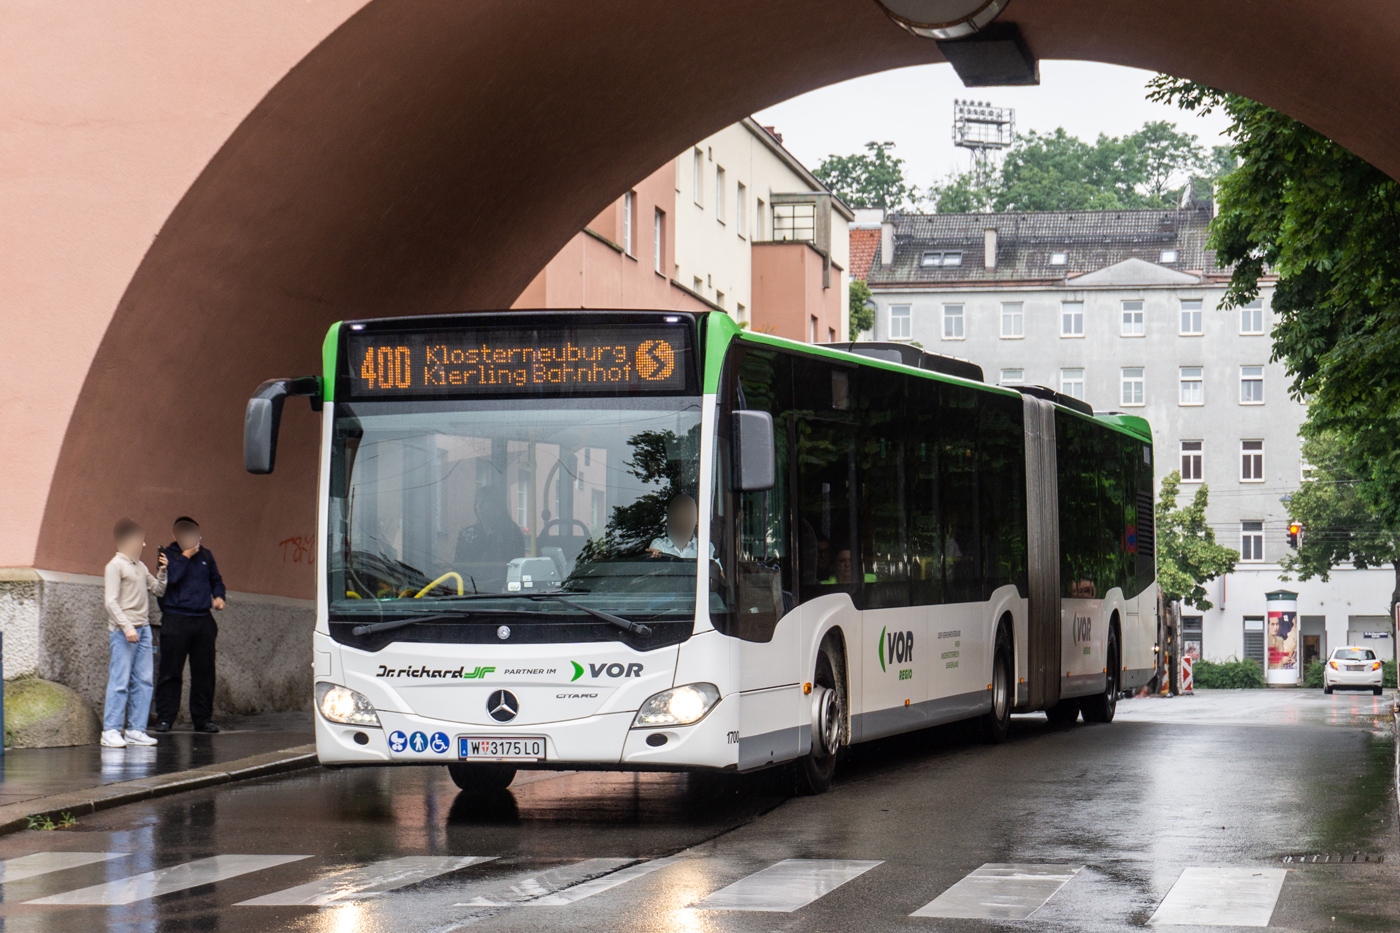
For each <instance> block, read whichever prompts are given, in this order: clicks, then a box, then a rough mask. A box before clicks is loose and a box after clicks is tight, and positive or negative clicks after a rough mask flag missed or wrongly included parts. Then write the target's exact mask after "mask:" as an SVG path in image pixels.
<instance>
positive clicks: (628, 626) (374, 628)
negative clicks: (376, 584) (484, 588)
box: [351, 590, 651, 638]
mask: <svg viewBox="0 0 1400 933" xmlns="http://www.w3.org/2000/svg"><path fill="white" fill-rule="evenodd" d="M586 592H587V590H564V591H563V592H562V593H481V594H463V595H461V596H446V597H442V598H441V599H435V600H433V602H435V603H436V602H443V601H457V600H463V601H465V600H472V599H530V600H540V599H550V600H553V601H555V602H558V603H563V604H564V605H566V606H568V607H569V608H570V609H575V610H577V611H579V612H582V613H584V614H585V615H590V616H593V618H595V619H601V620H602V621H604V622H606V623H608V624H609V625H612V626H616V627H617V628H620V629H622V630H623V631H624V632H631V633H632V634H633V635H640V636H642V637H643V638H645V637H646V636H648V635H650V634H651V626H650V625H645V624H643V623H641V622H633V621H632V620H631V619H624V618H622V616H615V615H613V614H612V613H611V612H604V611H603V610H601V609H594V608H592V607H590V606H585V605H583V604H582V603H576V602H574V601H573V600H572V599H568V598H567V597H565V596H564V595H563V594H564V593H570V594H572V593H586ZM518 611H519V610H507V612H518ZM467 613H481V614H485V615H500V614H501V613H500V610H496V609H474V608H468V607H463V608H462V609H458V610H456V611H455V612H453V613H451V614H446V613H437V614H434V615H421V616H415V617H413V618H408V619H391V620H389V621H387V622H371V623H370V624H368V625H357V626H355V627H354V628H353V629H351V632H353V633H354V634H356V635H371V634H373V633H375V632H392V631H394V630H395V629H400V628H405V627H406V626H409V625H413V624H414V623H415V622H438V621H442V620H444V619H453V618H456V617H457V616H458V615H461V614H467Z"/></svg>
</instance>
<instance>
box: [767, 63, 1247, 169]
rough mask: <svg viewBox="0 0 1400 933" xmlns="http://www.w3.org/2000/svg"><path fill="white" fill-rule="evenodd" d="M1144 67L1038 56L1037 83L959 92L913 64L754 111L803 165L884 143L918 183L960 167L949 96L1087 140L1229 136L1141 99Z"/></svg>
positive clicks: (946, 79)
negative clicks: (1175, 131) (1167, 127)
mask: <svg viewBox="0 0 1400 933" xmlns="http://www.w3.org/2000/svg"><path fill="white" fill-rule="evenodd" d="M1151 77H1152V72H1149V71H1139V70H1138V69H1136V68H1123V67H1121V66H1118V65H1103V64H1099V63H1097V62H1067V61H1049V62H1041V65H1040V85H1039V86H1038V87H1002V88H976V89H968V88H965V87H963V86H962V83H961V82H960V81H959V80H958V78H957V75H955V74H954V73H953V69H952V67H951V66H949V65H920V66H917V67H914V68H900V69H897V70H895V71H886V72H883V73H881V74H875V75H867V76H866V77H863V78H856V79H854V80H852V81H846V82H844V83H842V84H835V85H832V86H830V87H826V88H822V89H820V90H816V91H812V92H810V93H808V94H804V95H802V96H801V97H795V98H793V99H792V100H789V101H786V102H784V103H781V104H778V105H777V106H776V107H769V108H768V109H767V110H763V111H760V112H759V113H756V114H754V118H755V119H756V120H758V122H759V123H762V124H764V125H765V126H775V127H777V130H778V132H780V133H782V134H783V145H784V146H786V147H787V148H788V150H789V151H791V152H792V153H793V154H794V155H796V156H797V157H798V158H799V159H801V160H802V161H803V162H804V163H805V164H806V165H807V166H808V167H809V168H816V167H817V164H818V163H819V162H821V160H822V159H823V158H825V157H826V156H828V155H831V154H836V155H849V154H851V153H853V152H863V151H864V146H865V143H866V142H867V141H869V140H879V141H881V142H883V141H887V140H888V141H893V142H894V143H895V152H896V154H897V155H898V156H900V157H901V158H903V159H904V160H905V176H906V178H908V180H909V181H910V182H911V183H912V184H914V185H917V186H918V187H919V188H926V187H928V186H929V184H931V183H932V182H934V181H935V180H941V179H943V178H945V177H946V176H947V175H948V173H949V172H950V171H952V170H953V169H954V168H960V169H965V168H966V167H967V164H968V155H969V154H968V152H967V151H966V150H963V149H958V148H956V147H954V146H953V141H952V135H953V100H954V99H955V98H956V99H962V100H978V101H988V102H990V103H991V104H992V105H994V106H1000V107H1014V108H1016V130H1017V132H1018V133H1020V132H1024V131H1025V130H1028V129H1034V130H1040V131H1045V132H1050V131H1053V130H1054V129H1055V128H1056V127H1059V126H1063V127H1064V128H1065V130H1066V131H1067V132H1069V133H1070V134H1071V135H1073V136H1078V137H1079V138H1080V139H1083V140H1085V141H1086V142H1092V141H1093V140H1095V139H1097V138H1098V136H1099V134H1100V133H1105V134H1107V135H1109V136H1122V135H1124V134H1127V133H1131V132H1133V131H1134V130H1136V129H1138V128H1139V127H1141V126H1142V125H1143V124H1144V123H1147V122H1149V121H1152V120H1169V121H1171V122H1173V123H1176V124H1177V125H1178V126H1179V127H1180V128H1181V129H1183V130H1184V131H1186V132H1189V133H1194V134H1195V135H1196V136H1198V137H1199V138H1200V141H1201V143H1202V144H1203V145H1205V146H1206V147H1207V150H1209V147H1210V146H1213V145H1223V144H1225V143H1227V142H1228V140H1227V139H1225V138H1224V135H1223V134H1224V131H1225V129H1226V128H1227V127H1228V125H1229V123H1228V121H1227V120H1226V119H1225V117H1224V116H1223V115H1222V114H1220V113H1219V112H1216V113H1213V114H1211V115H1210V116H1207V117H1199V116H1196V115H1194V114H1190V113H1187V112H1185V111H1182V110H1178V109H1177V108H1175V107H1168V106H1164V105H1161V104H1154V103H1149V102H1148V101H1147V99H1146V86H1147V82H1148V80H1149V79H1150V78H1151Z"/></svg>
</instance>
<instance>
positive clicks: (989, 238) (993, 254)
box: [982, 227, 997, 272]
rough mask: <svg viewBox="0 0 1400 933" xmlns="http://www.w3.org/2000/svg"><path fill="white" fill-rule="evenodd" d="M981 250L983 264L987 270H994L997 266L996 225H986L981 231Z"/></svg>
mask: <svg viewBox="0 0 1400 933" xmlns="http://www.w3.org/2000/svg"><path fill="white" fill-rule="evenodd" d="M982 252H983V255H984V258H983V260H982V263H983V265H984V266H985V267H986V269H987V271H988V272H995V271H996V268H997V230H996V227H988V228H987V229H986V230H983V231H982Z"/></svg>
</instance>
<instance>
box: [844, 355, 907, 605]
mask: <svg viewBox="0 0 1400 933" xmlns="http://www.w3.org/2000/svg"><path fill="white" fill-rule="evenodd" d="M906 381H907V380H906V378H905V377H902V376H899V375H897V374H895V373H891V372H887V371H885V370H881V369H867V370H864V371H862V372H861V378H860V396H859V405H858V410H859V411H860V427H861V432H862V433H861V439H860V445H859V449H858V454H857V457H856V469H857V471H858V474H859V476H860V521H859V524H860V527H861V547H860V551H861V558H862V559H861V569H862V572H863V574H864V580H863V582H864V588H863V591H862V593H861V599H860V601H859V602H858V603H857V605H858V606H859V607H860V608H861V609H890V608H895V607H900V606H908V605H909V565H908V563H907V561H908V556H907V555H908V542H907V541H906V527H907V526H906V521H905V516H906V503H905V487H906V483H905V481H904V459H905V453H904V435H905V434H906V430H905V407H904V384H905V382H906Z"/></svg>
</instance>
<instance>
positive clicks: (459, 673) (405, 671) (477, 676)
mask: <svg viewBox="0 0 1400 933" xmlns="http://www.w3.org/2000/svg"><path fill="white" fill-rule="evenodd" d="M495 671H496V669H495V668H494V667H474V668H471V669H470V670H468V669H467V667H466V665H463V666H462V667H459V668H457V669H456V670H446V671H443V670H437V669H435V668H428V667H401V668H398V669H397V670H396V669H394V668H392V667H389V666H387V665H384V664H381V665H379V670H378V671H377V672H376V673H375V675H374V676H375V677H406V678H411V679H413V680H482V679H484V678H485V677H486V675H487V674H493V673H495Z"/></svg>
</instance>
